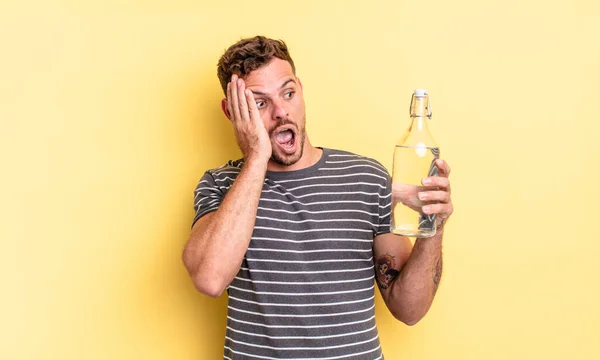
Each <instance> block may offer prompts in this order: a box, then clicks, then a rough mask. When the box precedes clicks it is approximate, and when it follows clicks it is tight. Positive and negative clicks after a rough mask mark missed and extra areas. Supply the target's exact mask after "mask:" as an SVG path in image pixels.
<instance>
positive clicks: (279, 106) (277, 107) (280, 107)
mask: <svg viewBox="0 0 600 360" xmlns="http://www.w3.org/2000/svg"><path fill="white" fill-rule="evenodd" d="M272 117H273V120H283V119H286V118H287V117H288V112H287V109H286V108H285V106H284V104H283V102H282V101H276V102H274V103H273V113H272Z"/></svg>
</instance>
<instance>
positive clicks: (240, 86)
mask: <svg viewBox="0 0 600 360" xmlns="http://www.w3.org/2000/svg"><path fill="white" fill-rule="evenodd" d="M245 91H246V83H245V82H244V80H243V79H238V80H237V96H238V106H239V108H240V109H239V110H240V116H241V118H240V119H241V120H244V121H248V120H250V115H249V114H248V102H247V100H246V95H245Z"/></svg>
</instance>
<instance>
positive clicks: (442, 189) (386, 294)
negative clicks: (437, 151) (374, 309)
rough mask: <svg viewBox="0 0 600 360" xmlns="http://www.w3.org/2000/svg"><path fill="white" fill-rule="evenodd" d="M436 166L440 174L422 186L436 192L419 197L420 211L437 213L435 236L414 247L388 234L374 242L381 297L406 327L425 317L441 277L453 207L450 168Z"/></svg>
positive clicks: (443, 165) (420, 241)
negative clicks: (443, 243)
mask: <svg viewBox="0 0 600 360" xmlns="http://www.w3.org/2000/svg"><path fill="white" fill-rule="evenodd" d="M437 166H438V168H439V170H440V175H439V176H435V177H430V178H427V179H426V180H424V185H426V186H429V187H431V188H437V189H435V190H430V191H425V192H422V193H420V194H419V198H420V199H421V200H423V201H427V204H428V205H426V206H425V207H424V208H423V212H424V213H426V214H437V219H436V221H437V226H438V230H437V233H436V235H435V236H433V237H431V238H426V239H417V240H416V241H415V245H414V247H413V246H412V245H411V243H410V241H409V240H408V239H407V238H405V237H402V236H397V235H394V234H391V233H390V234H383V235H379V236H377V237H376V238H375V239H374V253H375V270H376V274H377V283H378V285H379V289H380V291H381V294H382V297H383V299H384V301H385V303H386V305H387V307H388V309H389V310H390V312H391V313H392V314H393V315H394V317H396V318H397V319H399V320H401V321H402V322H404V323H406V324H408V325H414V324H416V323H417V322H418V321H419V320H421V319H422V318H423V317H424V316H425V314H427V312H428V311H429V308H430V307H431V304H432V303H433V299H434V297H435V294H436V292H437V289H438V286H439V283H440V279H441V276H442V264H443V260H442V238H443V236H444V224H445V222H446V220H447V219H448V217H449V216H450V215H451V214H452V212H453V206H452V201H451V199H450V183H449V181H448V175H449V174H450V168H449V167H448V165H447V164H446V163H445V162H443V161H441V160H437ZM427 181H430V183H427Z"/></svg>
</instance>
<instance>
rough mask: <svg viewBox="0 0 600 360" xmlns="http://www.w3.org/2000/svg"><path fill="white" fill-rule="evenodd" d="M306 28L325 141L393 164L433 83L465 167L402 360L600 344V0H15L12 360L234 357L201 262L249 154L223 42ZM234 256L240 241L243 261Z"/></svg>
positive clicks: (565, 355)
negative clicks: (219, 177)
mask: <svg viewBox="0 0 600 360" xmlns="http://www.w3.org/2000/svg"><path fill="white" fill-rule="evenodd" d="M255 34H264V35H267V36H271V37H275V38H282V39H284V40H286V41H287V42H288V44H289V46H290V48H291V52H292V56H293V57H294V59H295V61H296V65H297V69H298V75H299V77H300V78H301V79H302V81H303V83H304V90H305V97H306V103H307V122H308V132H309V135H310V138H311V140H312V142H313V144H314V145H317V146H327V147H334V148H341V149H345V150H350V151H354V152H358V153H362V154H365V155H368V156H372V157H374V158H376V159H378V160H380V161H381V162H382V163H383V164H384V165H386V166H388V167H389V166H391V160H392V152H393V145H394V143H395V141H396V140H397V138H398V137H399V136H400V134H401V133H402V132H403V131H404V129H405V128H406V126H407V125H408V119H407V111H408V105H409V101H410V95H411V92H412V90H413V89H414V88H418V87H424V88H427V89H429V91H430V94H431V99H432V104H433V110H434V119H433V120H432V122H431V130H432V132H433V133H434V134H435V137H436V138H437V140H438V142H439V143H440V146H441V153H442V157H443V158H445V159H446V160H447V161H448V162H449V163H450V165H451V167H452V169H453V173H452V175H451V180H452V184H453V200H454V204H455V214H454V216H453V217H452V219H451V221H450V222H449V223H448V228H447V232H446V236H445V239H444V241H445V245H444V246H445V247H444V251H445V269H444V270H445V272H444V276H443V278H442V284H441V287H440V291H439V293H438V296H437V298H436V300H435V302H434V304H433V307H432V309H431V311H430V312H429V314H428V315H427V316H426V317H425V319H424V320H422V321H421V322H420V323H419V324H417V325H416V326H414V327H407V326H405V325H403V324H401V323H399V322H397V321H395V320H394V319H393V318H392V317H391V315H389V314H388V312H387V310H386V309H385V307H384V305H383V303H382V302H381V299H380V298H379V297H378V299H377V308H378V310H377V318H378V323H379V330H380V336H381V341H382V346H383V349H384V351H385V353H386V359H392V360H393V359H473V360H474V359H598V358H600V348H599V345H598V339H599V331H600V309H599V306H598V303H599V296H600V281H599V280H598V277H597V275H596V273H597V272H598V266H599V265H598V254H599V253H600V245H599V242H600V230H599V225H598V224H599V219H598V214H600V210H598V209H599V206H600V196H599V190H598V188H599V186H598V175H599V174H600V172H599V171H598V166H599V164H600V161H598V156H599V155H600V146H599V145H598V135H599V133H600V121H599V120H600V119H599V118H600V108H599V106H598V95H599V93H600V91H599V90H600V89H599V84H600V72H599V65H600V41H599V40H598V39H599V38H600V2H598V1H596V0H579V1H577V0H570V1H568V0H562V1H548V0H508V1H507V0H502V1H501V0H493V1H475V0H457V1H442V0H431V1H372V2H366V1H341V0H340V1H299V2H283V1H197V0H196V1H192V0H189V1H186V0H169V1H156V0H148V1H134V0H128V1H122V0H119V1H117V0H111V1H101V0H88V1H74V0H73V1H66V0H64V1H61V0H49V1H38V2H33V1H16V0H14V1H6V0H2V1H1V2H0V49H1V53H0V120H1V128H0V134H1V138H0V140H1V141H0V154H1V155H0V156H1V166H2V177H1V178H2V184H1V186H0V219H1V220H0V221H1V223H0V241H1V248H0V288H1V296H0V359H7V360H8V359H18V360H21V359H36V360H37V359H60V360H79V359H90V360H92V359H94V360H95V359H116V360H121V359H147V360H151V359H174V360H179V359H181V360H183V359H189V360H192V359H217V358H219V357H220V356H221V354H222V345H223V336H224V331H225V314H226V298H225V296H223V297H222V298H220V299H218V300H217V299H211V298H208V297H205V296H203V295H201V294H199V293H196V292H195V291H194V289H193V286H192V284H191V281H190V280H189V279H188V276H187V273H186V272H185V270H184V268H183V265H182V263H181V260H180V254H181V250H182V247H183V245H184V242H185V241H186V239H187V236H188V233H189V225H190V222H191V220H192V216H193V213H192V191H193V189H194V187H195V186H196V183H197V181H198V179H199V178H200V177H201V175H202V173H203V171H204V170H205V169H207V168H211V167H216V166H219V165H221V164H222V163H223V162H224V161H226V160H228V159H230V158H236V157H237V156H239V151H238V150H237V148H236V145H235V141H234V139H233V135H232V131H231V130H230V127H229V124H228V122H227V120H226V119H225V118H224V116H223V115H222V114H221V111H220V105H219V101H220V99H221V97H222V95H221V92H220V87H219V84H218V81H217V78H216V71H215V70H216V62H217V60H218V57H219V56H220V55H221V53H222V52H223V50H224V49H225V48H226V47H228V46H229V45H230V44H231V43H233V42H235V41H236V40H238V39H240V38H241V37H243V36H252V35H255ZM226 259H227V257H226V254H225V255H224V261H226Z"/></svg>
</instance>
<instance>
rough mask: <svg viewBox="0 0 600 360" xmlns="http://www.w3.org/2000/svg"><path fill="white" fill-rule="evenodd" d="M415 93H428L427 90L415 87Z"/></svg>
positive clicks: (419, 94)
mask: <svg viewBox="0 0 600 360" xmlns="http://www.w3.org/2000/svg"><path fill="white" fill-rule="evenodd" d="M415 95H417V96H425V95H428V92H427V90H426V89H415Z"/></svg>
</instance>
